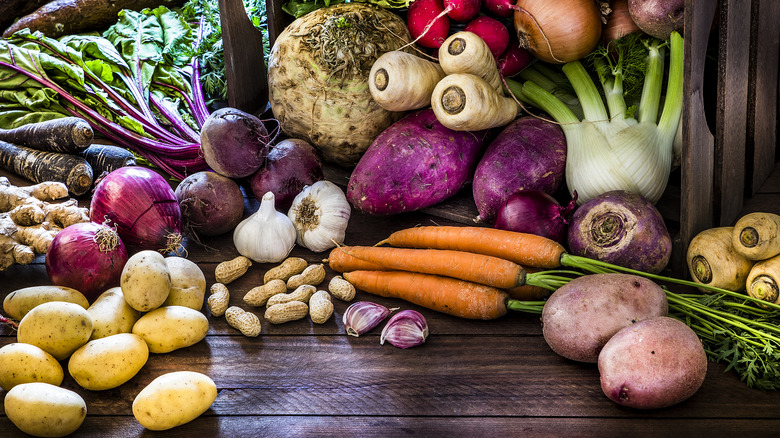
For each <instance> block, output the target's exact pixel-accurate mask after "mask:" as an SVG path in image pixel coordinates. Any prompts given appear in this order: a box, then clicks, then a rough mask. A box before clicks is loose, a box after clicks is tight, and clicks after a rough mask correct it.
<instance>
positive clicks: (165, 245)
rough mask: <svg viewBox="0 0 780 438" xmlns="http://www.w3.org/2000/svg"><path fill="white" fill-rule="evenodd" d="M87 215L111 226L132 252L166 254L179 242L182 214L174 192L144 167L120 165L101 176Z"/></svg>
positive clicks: (163, 179)
mask: <svg viewBox="0 0 780 438" xmlns="http://www.w3.org/2000/svg"><path fill="white" fill-rule="evenodd" d="M89 217H90V220H91V221H93V222H99V223H103V222H106V221H108V225H110V226H115V227H116V230H117V233H119V237H120V238H121V239H122V241H123V242H124V244H125V245H126V246H127V247H128V248H129V249H130V250H131V251H133V252H135V251H140V250H154V251H160V252H163V253H169V252H172V251H177V250H178V249H179V247H180V245H181V233H182V231H181V230H182V215H181V208H180V207H179V202H178V200H177V199H176V194H175V193H174V191H173V188H172V187H171V185H170V184H169V183H168V181H166V180H165V178H163V177H162V176H161V175H160V174H159V173H157V172H155V171H153V170H151V169H148V168H145V167H140V166H128V167H122V168H119V169H117V170H115V171H113V172H111V173H109V174H108V175H106V176H105V177H104V178H103V179H101V180H100V181H99V182H98V184H97V186H95V191H94V193H93V195H92V202H91V203H90V207H89Z"/></svg>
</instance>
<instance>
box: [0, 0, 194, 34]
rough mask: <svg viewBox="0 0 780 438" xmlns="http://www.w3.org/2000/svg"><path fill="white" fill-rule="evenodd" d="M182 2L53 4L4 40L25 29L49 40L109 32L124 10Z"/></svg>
mask: <svg viewBox="0 0 780 438" xmlns="http://www.w3.org/2000/svg"><path fill="white" fill-rule="evenodd" d="M183 3H184V1H183V0H52V1H50V2H48V3H46V4H44V5H43V6H41V7H40V8H38V9H36V10H35V11H33V12H31V13H29V14H27V15H25V16H23V17H21V18H20V19H19V20H17V21H16V22H15V23H14V24H12V25H11V26H9V27H8V28H7V29H6V30H5V31H4V32H3V38H9V37H10V36H11V35H13V34H14V33H16V32H17V31H19V30H22V29H24V28H29V29H30V31H31V32H34V31H40V32H42V33H43V34H44V35H46V36H47V37H50V38H58V37H61V36H64V35H72V34H77V33H83V32H85V31H89V30H97V29H103V28H106V27H108V26H110V25H112V24H114V23H116V19H117V14H119V11H121V10H123V9H130V10H133V11H140V10H142V9H145V8H156V7H157V6H166V7H168V8H169V9H170V8H171V7H174V6H180V5H182V4H183Z"/></svg>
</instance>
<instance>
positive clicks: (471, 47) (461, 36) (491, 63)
mask: <svg viewBox="0 0 780 438" xmlns="http://www.w3.org/2000/svg"><path fill="white" fill-rule="evenodd" d="M439 64H441V68H442V70H444V72H445V73H447V74H448V75H450V74H453V73H471V74H473V75H476V76H479V77H480V78H482V79H484V80H485V81H486V82H487V83H489V84H490V86H491V87H493V88H494V89H495V90H496V91H498V92H499V93H502V92H503V91H502V89H503V87H502V84H501V76H500V75H499V71H498V66H497V64H496V58H494V57H493V53H492V52H491V51H490V47H488V45H487V43H486V42H485V40H483V39H482V38H480V37H479V36H478V35H477V34H475V33H473V32H468V31H461V32H456V33H454V34H452V35H450V36H449V37H448V38H447V39H446V40H444V44H442V45H441V47H439Z"/></svg>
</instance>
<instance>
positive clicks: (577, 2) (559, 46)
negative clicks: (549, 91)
mask: <svg viewBox="0 0 780 438" xmlns="http://www.w3.org/2000/svg"><path fill="white" fill-rule="evenodd" d="M514 22H515V30H517V36H518V38H519V39H520V46H521V47H523V48H525V49H527V50H528V51H530V52H531V53H532V54H533V55H534V56H536V57H537V58H539V59H541V60H542V61H545V62H550V63H557V64H563V63H566V62H570V61H576V60H578V59H581V58H583V57H584V56H585V55H587V54H588V53H590V52H591V51H593V49H594V48H596V45H597V44H598V43H599V40H600V38H601V26H602V25H601V12H600V11H599V8H598V6H596V2H594V1H593V0H555V1H539V0H518V1H517V4H516V10H515V17H514Z"/></svg>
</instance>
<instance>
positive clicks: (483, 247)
mask: <svg viewBox="0 0 780 438" xmlns="http://www.w3.org/2000/svg"><path fill="white" fill-rule="evenodd" d="M384 243H387V244H390V245H392V246H400V247H406V248H436V249H449V250H457V251H467V252H473V253H477V254H484V255H489V256H494V257H500V258H503V259H506V260H511V261H513V262H515V263H517V264H519V265H523V266H533V267H537V268H545V269H552V268H557V267H559V266H561V256H562V255H563V254H564V253H565V252H566V249H565V248H564V247H563V246H562V245H561V244H559V243H558V242H556V241H554V240H551V239H548V238H546V237H542V236H537V235H535V234H526V233H518V232H515V231H506V230H499V229H496V228H486V227H458V226H441V225H436V226H426V227H414V228H407V229H404V230H400V231H396V232H395V233H393V234H391V235H390V237H388V238H387V239H385V240H383V241H381V242H379V243H378V244H377V245H380V244H384Z"/></svg>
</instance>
